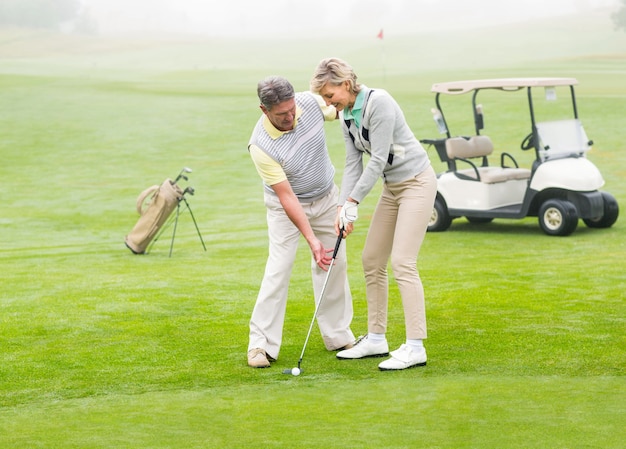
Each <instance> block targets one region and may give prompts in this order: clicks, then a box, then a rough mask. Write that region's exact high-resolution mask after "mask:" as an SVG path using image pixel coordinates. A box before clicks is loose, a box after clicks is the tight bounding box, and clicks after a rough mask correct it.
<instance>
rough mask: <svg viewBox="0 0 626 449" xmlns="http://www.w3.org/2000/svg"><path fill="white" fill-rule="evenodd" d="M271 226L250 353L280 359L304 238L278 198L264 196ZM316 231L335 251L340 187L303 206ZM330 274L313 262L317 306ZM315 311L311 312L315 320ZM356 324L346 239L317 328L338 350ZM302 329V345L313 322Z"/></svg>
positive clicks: (329, 345) (348, 340) (252, 323)
mask: <svg viewBox="0 0 626 449" xmlns="http://www.w3.org/2000/svg"><path fill="white" fill-rule="evenodd" d="M265 206H266V207H267V227H268V234H269V240H270V245H269V256H268V259H267V264H266V266H265V275H264V276H263V281H262V282H261V288H260V290H259V294H258V296H257V300H256V304H255V306H254V310H253V311H252V317H251V319H250V340H249V343H248V350H250V349H254V348H261V349H265V351H266V352H267V354H268V355H269V356H270V357H272V358H275V359H276V358H278V353H279V352H280V346H281V342H282V335H283V324H284V321H285V310H286V307H287V293H288V290H289V278H290V277H291V270H292V267H293V263H294V260H295V258H296V252H297V249H298V242H299V240H300V232H299V231H298V229H297V228H296V226H295V225H294V224H293V223H292V222H291V220H290V219H289V217H287V214H286V213H285V210H284V209H283V207H282V205H281V204H280V201H279V200H278V198H276V197H274V196H272V195H269V194H267V193H266V194H265ZM302 208H303V209H304V212H305V213H306V215H307V217H308V219H309V223H310V224H311V227H312V228H313V232H314V233H315V235H316V236H317V238H318V239H320V241H321V242H322V244H323V245H324V248H327V249H332V248H334V247H335V243H336V242H337V235H336V234H335V225H334V223H335V217H336V216H337V188H336V187H335V188H333V189H332V191H331V192H330V193H329V194H328V195H326V196H325V197H323V198H321V199H319V200H317V201H314V202H312V203H302ZM326 273H327V272H326V271H324V270H322V269H321V268H319V267H318V266H317V264H316V263H315V260H313V258H311V274H312V278H313V291H314V294H315V304H317V303H318V301H319V299H320V293H321V291H322V287H323V285H324V281H325V279H326ZM313 311H314V308H313V307H312V308H311V317H312V315H313ZM351 322H352V296H351V294H350V287H349V285H348V278H347V264H346V245H345V240H344V241H343V242H342V244H341V245H340V247H339V251H338V252H337V257H336V259H335V265H334V266H333V269H332V272H331V274H330V277H329V278H328V284H327V285H326V291H325V293H324V298H323V301H322V304H321V306H320V308H319V310H318V312H317V324H318V327H319V329H320V332H321V334H322V338H323V340H324V344H325V346H326V349H328V350H334V349H338V348H341V347H343V346H345V345H346V344H348V343H352V342H353V341H354V334H353V333H352V331H351V330H350V323H351ZM309 323H310V321H309V322H307V325H306V326H304V325H303V326H302V328H301V332H302V335H301V337H302V341H304V338H305V336H306V332H307V330H308V324H309Z"/></svg>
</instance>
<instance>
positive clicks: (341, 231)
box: [333, 228, 343, 259]
mask: <svg viewBox="0 0 626 449" xmlns="http://www.w3.org/2000/svg"><path fill="white" fill-rule="evenodd" d="M342 240H343V228H341V229H340V230H339V236H338V237H337V243H335V250H334V251H333V259H334V258H335V257H337V252H338V251H339V246H340V245H341V241H342Z"/></svg>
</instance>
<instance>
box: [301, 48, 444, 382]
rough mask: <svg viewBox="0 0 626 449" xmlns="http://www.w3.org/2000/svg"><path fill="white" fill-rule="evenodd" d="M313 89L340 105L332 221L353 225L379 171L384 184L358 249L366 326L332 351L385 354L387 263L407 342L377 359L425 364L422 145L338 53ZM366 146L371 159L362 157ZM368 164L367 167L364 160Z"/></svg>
mask: <svg viewBox="0 0 626 449" xmlns="http://www.w3.org/2000/svg"><path fill="white" fill-rule="evenodd" d="M311 90H312V91H313V92H315V93H319V94H320V95H321V96H322V98H324V101H326V104H328V105H333V106H335V108H336V109H337V110H338V111H341V116H342V117H341V118H342V121H343V124H342V130H343V135H344V140H345V143H346V164H345V168H344V173H343V179H342V184H341V193H340V196H339V205H340V207H339V209H338V210H339V213H338V218H337V221H336V224H335V226H336V227H337V232H339V227H340V226H341V227H343V228H344V232H345V235H346V236H347V235H349V234H350V233H351V232H352V231H353V229H354V228H353V222H354V221H355V220H356V219H357V216H358V213H357V208H358V207H357V206H358V204H359V203H360V202H361V201H363V199H364V198H365V196H367V194H368V193H369V192H370V191H371V190H372V188H373V187H374V185H375V184H376V182H377V180H378V178H380V177H382V178H383V181H384V183H383V191H382V194H381V196H380V198H379V199H378V204H377V205H376V209H375V211H374V215H373V217H372V221H371V225H370V228H369V231H368V234H367V238H366V241H365V247H364V248H363V254H362V260H363V270H364V273H365V283H366V295H367V311H368V333H367V335H366V336H365V337H363V338H361V339H359V340H358V341H357V342H356V343H355V345H354V346H353V347H352V348H350V349H347V350H344V351H340V352H338V353H337V358H339V359H360V358H365V357H383V356H387V355H389V345H388V343H387V339H386V336H385V333H386V330H387V302H388V301H387V300H388V284H389V280H388V274H387V263H388V261H389V259H390V258H391V268H392V270H393V274H394V276H395V279H396V282H397V284H398V288H399V290H400V295H401V297H402V304H403V307H404V318H405V325H406V342H405V343H404V344H402V345H401V346H400V348H399V349H397V350H395V351H392V352H391V357H390V358H389V359H387V360H385V361H383V362H382V363H380V364H379V365H378V367H379V368H380V369H381V370H400V369H406V368H411V367H415V366H423V365H426V350H425V348H424V344H423V340H424V339H425V338H426V312H425V306H424V289H423V286H422V282H421V280H420V277H419V273H418V271H417V256H418V253H419V249H420V246H421V245H422V242H423V240H424V236H425V235H426V229H427V226H428V220H429V219H430V216H431V213H432V210H433V204H434V201H435V195H436V193H437V178H436V175H435V172H434V170H433V168H432V167H431V165H430V160H429V159H428V155H427V154H426V151H425V150H424V148H423V147H422V146H421V144H420V143H419V141H418V140H417V139H416V138H415V136H414V135H413V132H412V131H411V129H410V128H409V126H408V125H407V123H406V120H405V118H404V114H403V113H402V110H401V109H400V107H399V106H398V104H397V103H396V101H395V100H394V99H393V98H392V97H391V95H389V93H387V92H386V91H384V90H382V89H370V88H369V87H367V86H365V85H363V84H359V83H357V76H356V74H355V73H354V71H353V70H352V67H351V66H350V65H349V64H348V63H346V62H345V61H343V60H341V59H337V58H329V59H324V60H322V61H321V62H320V63H319V65H318V66H317V69H316V70H315V73H314V75H313V79H312V81H311ZM364 153H367V154H368V156H369V160H368V161H367V163H366V164H364V161H363V154H364ZM364 165H365V167H364Z"/></svg>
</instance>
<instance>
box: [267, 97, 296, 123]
mask: <svg viewBox="0 0 626 449" xmlns="http://www.w3.org/2000/svg"><path fill="white" fill-rule="evenodd" d="M261 110H262V111H263V113H264V114H265V115H267V118H268V119H269V120H270V122H272V125H274V126H275V127H276V129H278V130H279V131H291V130H292V129H293V125H294V121H295V119H296V100H295V98H292V99H290V100H286V101H283V102H282V103H278V104H277V105H274V106H272V109H267V108H266V107H265V106H263V105H261Z"/></svg>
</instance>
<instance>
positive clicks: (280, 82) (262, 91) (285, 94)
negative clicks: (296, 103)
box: [256, 76, 296, 111]
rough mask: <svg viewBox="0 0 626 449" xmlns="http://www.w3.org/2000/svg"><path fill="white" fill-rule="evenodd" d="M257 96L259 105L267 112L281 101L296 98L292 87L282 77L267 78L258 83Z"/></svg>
mask: <svg viewBox="0 0 626 449" xmlns="http://www.w3.org/2000/svg"><path fill="white" fill-rule="evenodd" d="M256 91H257V94H258V96H259V100H260V101H261V104H262V105H263V106H265V109H267V110H268V111H269V110H270V109H272V107H273V106H276V105H277V104H279V103H282V102H283V101H287V100H291V99H292V98H294V97H295V96H296V93H295V92H294V90H293V86H292V85H291V83H290V82H289V81H287V79H285V78H283V77H282V76H268V77H267V78H265V79H264V80H262V81H259V84H258V86H257V90H256Z"/></svg>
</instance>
